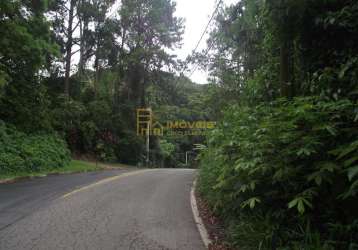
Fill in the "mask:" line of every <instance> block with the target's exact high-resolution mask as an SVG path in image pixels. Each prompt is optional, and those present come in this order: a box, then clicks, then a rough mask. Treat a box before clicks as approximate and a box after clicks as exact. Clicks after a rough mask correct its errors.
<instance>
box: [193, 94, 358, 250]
mask: <svg viewBox="0 0 358 250" xmlns="http://www.w3.org/2000/svg"><path fill="white" fill-rule="evenodd" d="M357 121H358V115H357V105H356V104H355V103H353V102H351V101H349V100H340V101H322V100H320V99H319V98H314V97H311V98H296V99H294V100H293V101H287V100H279V101H276V102H273V103H271V104H266V105H259V106H255V107H247V106H246V107H232V108H230V109H229V110H228V111H227V112H226V115H225V118H224V120H223V122H222V123H221V124H220V125H219V127H218V128H217V129H215V130H214V131H213V132H212V133H211V135H210V137H209V141H208V143H209V145H208V148H207V149H206V150H205V151H204V152H203V153H202V154H201V172H200V177H199V191H200V192H201V193H202V194H203V195H204V196H205V197H206V198H207V199H208V201H209V202H210V204H211V205H212V206H213V207H214V208H215V210H216V211H217V212H218V213H220V214H222V215H226V217H227V219H228V220H229V221H233V220H234V219H237V218H239V216H245V217H246V218H251V219H248V220H247V221H248V222H249V223H248V224H250V225H252V222H253V221H255V220H257V219H258V214H261V215H262V216H263V217H264V218H266V219H265V220H266V221H269V225H271V226H270V227H266V229H265V230H264V232H265V233H264V234H262V233H261V234H259V235H262V238H261V241H257V240H256V242H257V243H258V244H261V247H266V248H269V246H271V245H272V244H274V245H276V246H285V247H289V248H286V249H320V248H319V247H322V249H329V248H324V246H327V247H328V245H327V244H328V243H327V244H326V243H325V242H328V241H329V244H330V245H331V246H335V247H336V248H337V249H348V247H352V246H353V245H349V244H353V243H354V242H356V241H357V240H358V235H357V234H356V233H355V232H356V231H355V230H356V229H353V228H355V227H354V226H352V225H353V224H352V221H354V219H355V218H357V215H358V214H357V211H358V210H357V208H358V203H357V201H356V194H357V191H358V167H357V164H358V157H357V155H358V130H357ZM337 201H338V202H337ZM254 218H256V219H254ZM333 224H334V225H339V227H343V228H346V231H345V232H344V233H341V234H337V233H334V230H333V229H332V227H331V225H333ZM248 228H253V231H255V230H259V228H258V227H252V226H249V227H248ZM267 228H268V229H269V230H267ZM240 230H243V228H242V227H241V228H240ZM316 232H319V234H318V236H319V237H313V236H314V235H315V234H316ZM257 235H258V234H256V236H257ZM307 235H309V236H311V238H309V239H307ZM251 237H253V236H251ZM276 238H277V239H276ZM318 238H319V239H318ZM275 239H276V240H275ZM317 239H318V240H317ZM317 241H318V242H322V244H321V245H320V243H317ZM254 242H255V241H254ZM260 242H261V243H260ZM308 246H309V247H308ZM312 246H316V248H312ZM318 246H319V247H318ZM354 246H356V245H354ZM257 247H258V246H256V248H257ZM296 247H297V248H296ZM351 249H353V248H351Z"/></svg>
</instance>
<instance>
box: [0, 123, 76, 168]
mask: <svg viewBox="0 0 358 250" xmlns="http://www.w3.org/2000/svg"><path fill="white" fill-rule="evenodd" d="M70 160H71V157H70V152H69V150H68V149H67V146H66V144H65V142H64V141H63V140H62V139H60V138H59V137H57V136H55V135H27V134H25V133H22V132H19V131H17V130H16V129H15V128H13V127H10V126H6V125H5V123H3V122H1V121H0V173H1V174H6V173H15V172H38V171H42V170H48V169H53V168H61V167H64V166H66V165H67V164H69V162H70Z"/></svg>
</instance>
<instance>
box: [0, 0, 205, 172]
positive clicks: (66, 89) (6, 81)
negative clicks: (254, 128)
mask: <svg viewBox="0 0 358 250" xmlns="http://www.w3.org/2000/svg"><path fill="white" fill-rule="evenodd" d="M174 12H175V3H173V2H172V1H171V0H154V1H143V0H138V1H133V0H130V1H127V0H122V1H117V2H116V1H114V0H104V1H98V0H40V1H20V0H14V1H1V3H0V121H1V124H3V125H2V128H1V129H2V131H5V130H6V131H8V130H9V128H11V133H10V134H11V136H15V137H16V140H15V139H12V138H11V139H6V138H8V137H6V136H8V135H6V136H5V134H6V133H7V132H4V133H3V135H2V136H3V137H2V143H1V145H0V152H1V156H0V159H1V163H0V165H1V168H0V171H1V172H13V171H18V170H19V169H20V168H21V169H23V168H25V169H24V170H26V169H27V170H28V171H31V172H33V171H37V170H40V169H42V168H43V167H45V166H48V167H50V166H51V167H57V166H58V167H59V166H64V165H66V164H67V163H68V156H66V159H63V162H61V163H60V162H59V159H57V158H56V159H52V158H51V157H50V156H48V158H46V157H43V156H42V155H41V156H37V155H36V156H35V155H34V158H33V159H32V161H34V162H29V161H31V159H30V158H31V157H30V156H29V157H30V158H26V157H27V156H26V155H24V156H23V154H22V153H20V151H23V150H25V151H26V152H28V151H31V152H32V151H33V152H34V154H37V152H38V153H39V154H43V155H48V151H51V152H52V153H53V154H54V155H62V154H64V152H66V154H67V152H68V150H67V148H69V149H70V151H71V153H72V155H74V156H78V155H87V156H88V157H90V158H92V159H93V158H96V159H98V160H102V161H119V162H122V163H130V164H143V162H144V158H145V153H144V148H145V141H144V139H143V138H141V137H139V136H137V135H136V117H135V115H136V109H137V108H141V107H149V106H151V107H152V108H153V109H154V111H155V112H158V113H161V114H162V115H160V114H158V116H160V117H161V118H162V119H167V118H169V116H170V118H171V119H179V118H180V119H184V118H188V119H195V117H200V115H201V114H202V113H203V112H201V111H200V109H199V107H194V105H195V101H196V99H197V98H198V96H199V95H200V92H201V89H202V88H201V87H200V86H197V85H196V84H194V83H192V82H191V81H190V80H189V79H188V78H186V77H184V76H175V74H174V72H175V71H176V70H177V69H178V68H179V66H180V64H181V62H179V61H178V60H177V59H176V58H175V56H174V55H172V54H171V51H172V50H173V49H175V48H177V47H178V46H179V43H180V41H181V35H182V32H183V20H182V19H181V18H177V17H176V16H175V15H174ZM193 107H194V108H193ZM5 124H6V125H5ZM9 136H10V135H9ZM4 138H5V139H4ZM18 138H20V139H19V140H21V142H18V141H17V139H18ZM54 138H62V139H63V140H65V141H66V143H67V146H66V144H65V143H62V142H61V143H60V139H56V140H55V139H54ZM22 140H24V141H26V142H27V143H26V145H25V144H24V143H23V142H22ZM192 140H196V139H193V138H188V137H186V139H184V140H180V139H179V138H152V140H151V145H150V146H151V154H150V156H151V164H152V165H163V166H164V165H165V166H176V165H177V164H178V163H180V162H182V163H183V162H184V161H185V156H183V152H185V151H184V150H189V149H190V148H191V147H192V143H191V141H192ZM54 143H57V145H55V144H54ZM46 144H48V146H46ZM25 148H26V149H25ZM13 149H14V150H13ZM42 149H44V150H45V151H43V152H41V150H42ZM9 154H12V155H9ZM184 154H185V153H184ZM15 156H16V157H15ZM23 157H25V158H26V159H25V158H23Z"/></svg>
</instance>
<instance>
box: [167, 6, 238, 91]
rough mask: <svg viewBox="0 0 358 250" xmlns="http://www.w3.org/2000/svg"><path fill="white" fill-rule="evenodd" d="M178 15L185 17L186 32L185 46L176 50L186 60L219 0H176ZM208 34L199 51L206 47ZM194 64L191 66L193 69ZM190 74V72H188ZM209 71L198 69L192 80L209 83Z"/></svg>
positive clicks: (184, 36) (184, 37)
mask: <svg viewBox="0 0 358 250" xmlns="http://www.w3.org/2000/svg"><path fill="white" fill-rule="evenodd" d="M236 2H238V0H224V1H223V3H224V4H225V5H230V4H233V3H236ZM176 3H177V10H176V16H178V17H183V18H185V33H184V35H183V42H182V43H183V46H182V47H181V48H180V49H177V50H175V51H174V53H175V54H177V55H178V57H179V58H180V59H182V60H185V59H186V57H187V56H188V55H190V54H191V52H192V51H193V49H194V48H195V46H196V44H197V43H198V41H199V39H200V36H201V34H202V33H203V31H204V30H205V27H206V25H207V24H208V22H209V20H210V17H211V15H212V13H213V12H214V10H215V8H216V4H217V0H176ZM207 38H208V34H206V35H205V36H204V38H203V40H202V41H201V43H200V45H199V48H198V50H197V51H198V52H200V51H202V50H203V49H205V48H206V40H207ZM193 67H194V66H191V68H190V69H192V68H193ZM186 75H189V73H186ZM207 77H208V72H205V71H201V70H200V69H197V70H196V71H195V72H194V74H193V75H192V77H191V80H192V81H194V82H196V83H200V84H205V83H207Z"/></svg>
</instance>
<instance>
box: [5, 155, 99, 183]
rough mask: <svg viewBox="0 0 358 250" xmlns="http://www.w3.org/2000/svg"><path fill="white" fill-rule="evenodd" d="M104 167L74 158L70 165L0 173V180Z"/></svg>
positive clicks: (94, 169) (93, 169)
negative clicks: (36, 170)
mask: <svg viewBox="0 0 358 250" xmlns="http://www.w3.org/2000/svg"><path fill="white" fill-rule="evenodd" d="M101 169H103V168H102V167H101V166H96V164H95V163H92V162H85V161H79V160H72V161H71V162H70V164H69V165H67V166H65V167H62V168H56V169H48V170H42V171H40V172H16V173H7V174H0V180H13V179H15V178H21V177H40V176H45V175H47V174H69V173H78V172H90V171H96V170H101Z"/></svg>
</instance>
